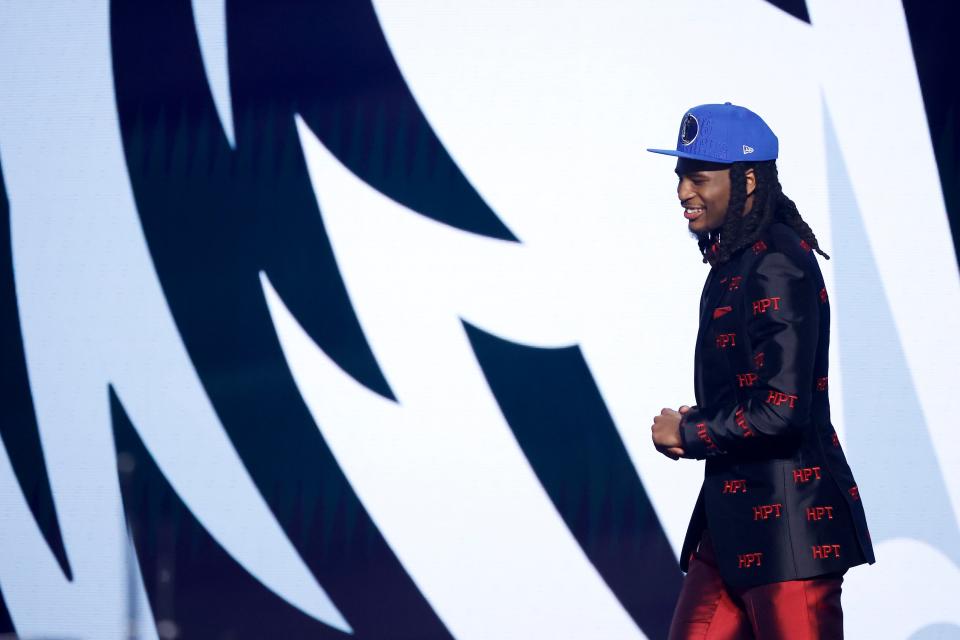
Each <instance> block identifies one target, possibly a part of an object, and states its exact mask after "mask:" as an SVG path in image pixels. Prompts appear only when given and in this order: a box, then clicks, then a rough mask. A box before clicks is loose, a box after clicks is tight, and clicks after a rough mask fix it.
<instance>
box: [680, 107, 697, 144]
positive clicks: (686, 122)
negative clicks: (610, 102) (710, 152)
mask: <svg viewBox="0 0 960 640" xmlns="http://www.w3.org/2000/svg"><path fill="white" fill-rule="evenodd" d="M698 133H700V123H699V122H697V117H696V116H695V115H693V114H692V113H688V114H687V115H685V116H683V123H682V124H681V125H680V142H682V143H683V144H685V145H687V144H691V143H692V142H693V141H694V140H696V139H697V134H698Z"/></svg>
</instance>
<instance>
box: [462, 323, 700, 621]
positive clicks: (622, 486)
mask: <svg viewBox="0 0 960 640" xmlns="http://www.w3.org/2000/svg"><path fill="white" fill-rule="evenodd" d="M463 325H464V328H465V329H466V332H467V336H468V337H469V339H470V344H471V345H472V346H473V351H474V354H476V357H477V361H478V362H479V363H480V367H481V368H482V369H483V374H484V376H485V377H486V379H487V384H489V385H490V390H491V391H492V392H493V395H494V396H495V397H496V399H497V403H498V404H499V405H500V411H501V412H503V415H504V417H505V418H506V419H507V422H508V423H509V425H510V428H511V429H512V430H513V434H514V436H515V437H516V438H517V442H518V443H519V444H520V447H521V448H522V449H523V452H524V454H525V455H526V457H527V460H529V461H530V465H531V466H532V467H533V470H534V472H536V474H537V477H538V478H539V479H540V483H541V484H542V485H543V488H544V489H546V491H547V494H548V495H549V496H550V500H551V501H552V502H553V505H554V506H555V507H556V509H557V511H558V512H559V513H560V515H561V517H562V518H563V521H564V522H565V523H566V524H567V527H569V528H570V531H571V532H572V533H573V535H574V537H576V539H577V542H579V543H580V547H581V548H582V549H583V551H584V553H586V555H587V557H588V558H589V559H590V562H592V563H593V565H594V566H595V567H596V568H597V571H598V572H599V573H600V575H601V576H602V577H603V579H604V580H605V581H606V583H607V585H609V587H610V589H611V590H612V591H613V592H614V594H616V596H617V598H618V599H619V600H620V603H621V604H622V605H623V607H624V608H625V609H626V610H627V612H628V613H629V614H630V616H631V617H632V618H633V620H634V621H635V622H636V623H637V625H639V626H640V628H641V629H642V630H643V632H644V633H645V634H646V635H647V636H648V637H651V638H665V637H667V632H668V630H669V628H670V619H671V616H672V614H673V607H674V604H675V603H676V601H677V596H678V595H679V593H680V583H681V580H682V577H683V574H682V573H681V572H680V567H679V565H678V564H677V560H676V558H675V557H674V555H673V550H672V549H671V547H670V543H669V542H668V541H667V537H666V535H665V534H664V532H663V528H662V527H661V526H660V521H659V519H658V518H657V514H656V511H655V510H654V508H653V505H651V504H650V500H649V498H647V494H646V491H645V490H644V488H643V483H642V482H641V481H640V478H639V476H638V475H637V472H636V469H634V467H633V463H632V462H631V461H630V458H629V456H628V454H627V450H626V448H625V447H624V445H623V441H622V440H621V439H620V434H619V433H618V432H617V428H616V426H615V425H614V423H613V418H611V416H610V413H609V412H608V411H607V407H606V404H605V403H604V402H603V398H602V397H601V395H600V390H599V389H598V388H597V386H596V383H595V382H594V380H593V376H592V375H591V374H590V370H589V368H588V366H587V363H586V361H585V360H584V359H583V354H582V353H581V352H580V348H579V347H568V348H563V349H538V348H534V347H528V346H525V345H520V344H515V343H512V342H508V341H506V340H503V339H501V338H498V337H496V336H493V335H491V334H489V333H485V332H484V331H482V330H480V329H478V328H476V327H474V326H472V325H470V324H468V323H467V322H464V323H463Z"/></svg>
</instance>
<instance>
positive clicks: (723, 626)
mask: <svg viewBox="0 0 960 640" xmlns="http://www.w3.org/2000/svg"><path fill="white" fill-rule="evenodd" d="M689 569H690V570H689V571H688V572H687V576H686V578H684V581H683V588H682V589H681V590H680V598H679V600H678V601H677V608H676V610H674V612H673V622H672V623H671V625H670V640H693V639H696V640H735V639H741V638H742V639H744V640H745V639H747V638H756V639H758V640H759V639H764V640H766V639H770V640H773V639H774V638H775V639H777V640H819V639H821V638H823V639H825V640H834V639H836V638H843V611H842V610H841V608H840V585H841V584H842V583H843V577H842V576H829V577H828V576H823V577H818V578H811V579H808V580H792V581H789V582H774V583H771V584H763V585H760V586H757V587H750V588H747V589H734V588H733V587H728V586H727V585H725V584H724V583H723V582H722V581H721V580H720V572H719V570H718V569H717V562H716V555H715V554H714V550H713V543H712V542H711V541H710V537H709V535H708V534H707V533H706V532H704V535H703V538H702V539H701V541H700V546H699V548H698V549H697V551H696V553H694V554H693V558H692V559H691V560H690V567H689Z"/></svg>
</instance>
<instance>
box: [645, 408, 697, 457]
mask: <svg viewBox="0 0 960 640" xmlns="http://www.w3.org/2000/svg"><path fill="white" fill-rule="evenodd" d="M689 410H690V407H688V406H687V405H683V406H682V407H680V411H674V410H673V409H667V408H666V407H664V408H663V409H662V410H661V411H660V415H658V416H656V417H654V419H653V425H652V426H651V427H650V431H651V437H652V438H653V446H654V447H656V449H657V451H659V452H660V453H662V454H663V455H665V456H667V457H668V458H670V459H671V460H678V459H680V458H682V457H683V455H684V451H683V441H682V440H681V439H680V418H682V417H683V414H685V413H686V412H687V411H689Z"/></svg>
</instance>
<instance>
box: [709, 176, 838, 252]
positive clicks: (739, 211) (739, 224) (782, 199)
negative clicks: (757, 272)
mask: <svg viewBox="0 0 960 640" xmlns="http://www.w3.org/2000/svg"><path fill="white" fill-rule="evenodd" d="M751 168H752V169H753V171H754V175H755V176H756V181H757V182H756V188H755V189H754V192H753V207H752V208H751V209H750V211H749V212H748V213H747V215H743V209H744V207H745V206H746V203H747V186H746V180H745V176H746V172H747V169H751ZM774 222H783V223H784V224H786V225H787V226H789V227H791V228H792V229H793V230H794V231H796V232H797V235H798V236H800V239H801V240H804V241H806V243H807V244H809V245H810V246H811V247H813V249H814V250H815V251H816V252H817V253H819V254H820V255H822V256H823V257H824V258H826V259H827V260H829V259H830V256H828V255H827V254H826V253H824V252H823V251H822V250H821V249H820V245H819V243H818V242H817V237H816V236H815V235H814V234H813V230H812V229H810V225H808V224H807V223H806V221H805V220H804V219H803V218H802V217H801V216H800V212H799V211H798V210H797V205H796V204H794V202H793V200H791V199H790V198H788V197H787V196H786V195H785V194H784V193H783V187H781V185H780V179H779V177H778V174H777V161H776V160H768V161H766V162H756V163H746V162H734V163H733V164H732V165H731V166H730V203H729V204H728V205H727V215H726V217H725V218H724V221H723V224H722V225H721V226H720V227H719V228H718V229H714V230H711V231H709V232H707V233H706V234H704V235H702V236H700V237H699V238H698V242H697V244H698V246H699V248H700V253H701V254H702V255H703V261H704V262H709V263H710V264H711V265H718V264H723V263H724V262H727V261H728V260H729V259H730V256H732V255H733V254H734V253H736V252H737V251H739V250H740V249H743V248H744V247H747V246H749V245H752V244H753V243H754V242H756V241H757V239H758V238H759V237H760V235H761V234H762V233H763V232H764V231H765V230H766V229H767V227H769V226H770V225H771V224H773V223H774ZM721 238H722V241H721ZM714 246H716V247H717V249H716V250H714V249H713V247H714Z"/></svg>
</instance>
